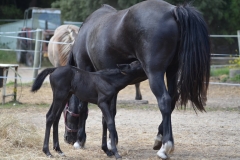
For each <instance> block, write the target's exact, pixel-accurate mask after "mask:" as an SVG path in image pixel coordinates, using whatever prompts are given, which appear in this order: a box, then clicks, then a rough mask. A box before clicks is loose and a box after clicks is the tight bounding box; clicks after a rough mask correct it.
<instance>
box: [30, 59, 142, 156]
mask: <svg viewBox="0 0 240 160" xmlns="http://www.w3.org/2000/svg"><path fill="white" fill-rule="evenodd" d="M49 74H50V78H49V79H50V84H51V88H52V91H53V102H52V105H51V107H50V109H49V111H48V113H47V115H46V131H45V138H44V144H43V152H44V153H45V154H46V155H47V156H49V157H51V156H52V154H51V153H50V151H49V136H50V130H51V126H52V125H53V145H54V146H53V149H54V150H55V151H57V152H58V153H59V154H61V155H64V153H63V152H62V151H61V149H60V145H59V139H58V123H59V119H60V117H61V113H62V111H63V110H64V107H65V105H66V103H67V102H68V100H69V99H70V97H71V96H72V94H74V95H75V96H77V97H78V98H79V100H82V101H87V102H90V103H94V104H97V105H98V106H99V108H100V109H101V111H102V114H103V116H104V122H106V124H107V128H108V130H109V132H110V135H111V137H112V139H111V140H112V144H111V147H112V150H111V151H109V150H108V148H107V142H106V140H107V139H106V138H105V140H104V143H105V144H106V145H105V147H102V149H103V150H104V152H105V153H106V154H107V155H109V156H111V155H113V154H114V155H115V157H116V158H117V159H118V158H121V156H120V155H119V154H118V151H117V148H116V144H117V142H118V139H117V131H116V128H115V121H114V116H115V114H116V101H115V99H114V97H116V95H117V93H118V92H119V91H120V90H121V89H123V88H124V87H126V86H127V85H128V84H130V83H132V82H133V80H134V79H135V77H143V78H145V77H146V75H145V72H144V71H143V69H142V67H141V64H140V63H139V62H138V61H134V62H132V63H131V64H120V65H118V68H117V69H111V70H102V71H98V72H87V71H84V70H81V69H78V68H76V67H73V66H70V65H67V66H64V67H58V68H47V69H45V70H43V71H42V72H41V73H40V74H39V75H38V76H37V78H36V79H35V81H34V83H33V86H32V89H31V91H32V92H36V91H37V90H39V89H40V88H41V86H42V83H43V81H44V79H45V78H46V77H47V75H49ZM70 114H71V113H70ZM112 115H114V116H112Z"/></svg>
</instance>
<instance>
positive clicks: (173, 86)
mask: <svg viewBox="0 0 240 160" xmlns="http://www.w3.org/2000/svg"><path fill="white" fill-rule="evenodd" d="M176 64H177V63H176ZM177 68H178V66H177V65H172V66H171V67H168V69H167V71H166V78H167V86H168V93H169V95H170V97H171V99H172V102H171V110H172V111H173V110H174V108H175V105H176V102H177V100H178V94H177V77H178V74H177V72H178V70H177ZM162 135H163V123H161V124H160V125H159V127H158V134H157V136H156V138H155V143H154V145H153V149H154V150H159V149H160V148H161V146H162ZM172 150H173V148H172Z"/></svg>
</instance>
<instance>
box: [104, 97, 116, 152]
mask: <svg viewBox="0 0 240 160" xmlns="http://www.w3.org/2000/svg"><path fill="white" fill-rule="evenodd" d="M116 102H117V94H116V95H115V96H114V97H113V98H112V100H111V104H110V113H111V116H112V117H113V120H114V124H115V116H116ZM102 125H103V134H102V150H103V151H104V152H105V153H106V154H107V155H108V156H112V155H113V153H112V152H111V150H112V146H111V137H110V135H109V138H110V139H109V141H108V142H107V123H106V120H105V119H104V116H103V117H102ZM115 139H116V145H117V144H118V135H117V131H116V133H115Z"/></svg>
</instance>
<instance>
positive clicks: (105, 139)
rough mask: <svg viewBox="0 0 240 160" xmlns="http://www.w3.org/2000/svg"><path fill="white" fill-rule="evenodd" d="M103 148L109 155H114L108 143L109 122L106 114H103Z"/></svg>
mask: <svg viewBox="0 0 240 160" xmlns="http://www.w3.org/2000/svg"><path fill="white" fill-rule="evenodd" d="M102 127H103V131H102V150H103V151H104V152H105V153H106V154H107V156H109V157H110V156H112V155H113V152H112V151H110V150H109V149H108V144H107V123H106V120H105V119H104V116H102Z"/></svg>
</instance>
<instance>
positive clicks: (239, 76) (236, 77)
mask: <svg viewBox="0 0 240 160" xmlns="http://www.w3.org/2000/svg"><path fill="white" fill-rule="evenodd" d="M231 81H233V82H237V83H240V74H238V75H235V76H234V77H233V78H231Z"/></svg>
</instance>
